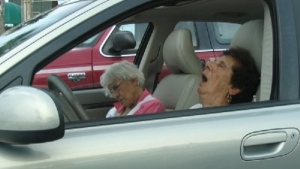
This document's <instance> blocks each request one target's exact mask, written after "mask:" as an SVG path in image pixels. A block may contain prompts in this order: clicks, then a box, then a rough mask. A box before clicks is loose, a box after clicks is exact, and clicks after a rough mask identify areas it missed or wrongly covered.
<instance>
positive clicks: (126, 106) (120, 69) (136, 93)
mask: <svg viewBox="0 0 300 169" xmlns="http://www.w3.org/2000/svg"><path fill="white" fill-rule="evenodd" d="M144 82H145V78H144V74H143V73H142V72H141V71H140V70H138V68H137V67H136V66H135V65H134V64H132V63H130V62H128V61H122V62H119V63H115V64H113V65H111V66H110V67H109V68H108V69H107V70H106V71H105V72H104V74H103V75H102V76H101V78H100V84H101V86H102V87H104V88H105V89H106V92H107V94H108V95H109V96H110V97H112V98H115V99H117V100H118V102H116V103H114V107H113V108H111V109H110V111H109V112H108V113H107V115H106V117H107V118H109V117H117V116H126V115H140V114H148V113H156V112H164V111H165V107H164V105H163V104H162V103H161V102H160V100H158V99H157V98H155V97H153V96H152V95H151V94H150V93H149V92H148V91H147V90H146V89H144V88H143V86H144Z"/></svg>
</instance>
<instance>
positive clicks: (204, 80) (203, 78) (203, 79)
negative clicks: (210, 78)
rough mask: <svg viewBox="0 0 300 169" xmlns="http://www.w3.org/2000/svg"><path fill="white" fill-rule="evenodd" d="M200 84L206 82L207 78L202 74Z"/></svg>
mask: <svg viewBox="0 0 300 169" xmlns="http://www.w3.org/2000/svg"><path fill="white" fill-rule="evenodd" d="M202 82H207V77H206V76H205V75H204V74H202Z"/></svg>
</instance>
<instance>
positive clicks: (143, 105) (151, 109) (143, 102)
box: [106, 89, 166, 118]
mask: <svg viewBox="0 0 300 169" xmlns="http://www.w3.org/2000/svg"><path fill="white" fill-rule="evenodd" d="M124 108H125V107H124V106H123V105H122V104H121V103H120V102H116V103H114V107H113V108H111V109H110V110H109V112H108V113H107V115H106V118H109V117H117V116H120V115H121V114H120V113H119V112H122V111H123V109H124ZM164 111H166V109H165V106H164V105H163V104H162V103H161V101H160V100H158V99H157V98H155V97H153V96H152V95H151V94H150V93H149V92H148V91H147V90H146V89H145V90H144V91H143V93H142V95H141V97H140V98H139V100H138V103H137V105H136V106H135V107H134V108H132V110H131V111H130V112H129V113H128V114H127V115H140V114H149V113H156V112H164Z"/></svg>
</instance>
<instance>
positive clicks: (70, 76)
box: [68, 72, 86, 82]
mask: <svg viewBox="0 0 300 169" xmlns="http://www.w3.org/2000/svg"><path fill="white" fill-rule="evenodd" d="M85 77H86V76H85V72H80V73H68V79H69V80H71V81H72V82H80V81H81V80H83V79H85Z"/></svg>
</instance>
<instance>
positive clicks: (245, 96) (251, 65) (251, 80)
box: [223, 47, 260, 104]
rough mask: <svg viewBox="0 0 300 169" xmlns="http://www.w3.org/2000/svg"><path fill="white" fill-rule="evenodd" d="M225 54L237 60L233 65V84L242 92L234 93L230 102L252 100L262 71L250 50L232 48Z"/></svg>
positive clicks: (224, 53)
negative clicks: (259, 69) (258, 68)
mask: <svg viewBox="0 0 300 169" xmlns="http://www.w3.org/2000/svg"><path fill="white" fill-rule="evenodd" d="M223 55H225V56H229V57H232V58H233V60H234V61H235V64H234V66H233V67H232V72H233V74H232V77H231V84H232V86H233V87H234V88H237V89H240V90H241V92H240V93H238V94H237V95H233V96H231V97H232V100H231V102H230V104H236V103H245V102H251V101H252V100H253V96H254V95H255V93H256V91H257V88H258V86H259V83H260V73H259V71H258V70H257V67H256V65H255V61H254V59H253V57H252V56H251V54H250V52H249V51H248V50H246V49H243V48H241V47H235V48H230V49H229V50H226V51H224V52H223Z"/></svg>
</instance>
